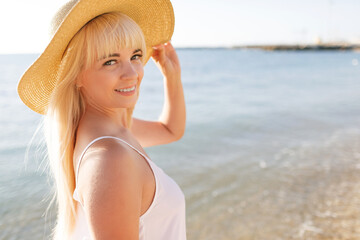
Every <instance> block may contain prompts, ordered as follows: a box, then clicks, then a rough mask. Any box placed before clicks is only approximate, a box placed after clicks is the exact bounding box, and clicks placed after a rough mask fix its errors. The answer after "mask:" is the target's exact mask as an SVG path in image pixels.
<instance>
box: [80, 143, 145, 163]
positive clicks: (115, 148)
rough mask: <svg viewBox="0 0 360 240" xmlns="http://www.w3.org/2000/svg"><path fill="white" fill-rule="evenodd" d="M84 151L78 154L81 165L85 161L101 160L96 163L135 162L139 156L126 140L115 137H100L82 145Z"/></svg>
mask: <svg viewBox="0 0 360 240" xmlns="http://www.w3.org/2000/svg"><path fill="white" fill-rule="evenodd" d="M88 142H89V141H88ZM82 149H83V151H82V152H81V154H77V155H78V159H77V160H78V161H81V165H84V164H85V162H92V161H94V162H99V163H95V164H101V165H104V166H107V165H118V164H134V163H135V162H136V161H134V160H135V159H137V158H138V156H137V154H135V152H134V150H133V149H131V148H130V147H128V146H127V145H126V144H125V143H124V142H122V141H119V139H117V138H114V137H99V138H96V139H94V140H92V141H91V142H89V144H87V146H82Z"/></svg>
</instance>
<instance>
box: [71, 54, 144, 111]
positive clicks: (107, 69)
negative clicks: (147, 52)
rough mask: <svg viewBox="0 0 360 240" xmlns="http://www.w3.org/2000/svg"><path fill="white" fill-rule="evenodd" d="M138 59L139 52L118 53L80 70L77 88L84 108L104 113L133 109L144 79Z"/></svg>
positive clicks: (140, 56) (141, 65)
mask: <svg viewBox="0 0 360 240" xmlns="http://www.w3.org/2000/svg"><path fill="white" fill-rule="evenodd" d="M142 55H143V53H142V51H141V50H140V49H119V50H118V51H116V52H113V53H111V54H110V56H103V57H101V58H100V59H98V61H96V62H95V63H94V64H93V66H91V67H90V68H88V69H86V70H84V71H83V72H82V73H81V74H80V78H79V81H78V83H77V85H78V86H79V87H81V91H82V92H83V94H84V97H85V99H86V102H87V104H90V105H92V106H95V107H97V108H105V109H115V108H131V107H134V106H135V104H136V101H137V99H138V95H139V87H140V83H141V80H142V78H143V75H144V69H143V63H142V61H141V60H142Z"/></svg>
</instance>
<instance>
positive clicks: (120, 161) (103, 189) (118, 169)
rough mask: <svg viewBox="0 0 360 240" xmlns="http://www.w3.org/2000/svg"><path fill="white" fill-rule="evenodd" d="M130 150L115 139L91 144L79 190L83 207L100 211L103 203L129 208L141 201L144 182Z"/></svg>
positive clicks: (81, 166)
mask: <svg viewBox="0 0 360 240" xmlns="http://www.w3.org/2000/svg"><path fill="white" fill-rule="evenodd" d="M131 150H132V149H130V148H129V147H127V146H125V145H124V143H122V142H120V141H117V140H116V139H113V138H104V139H101V140H99V141H96V142H94V143H93V144H91V146H90V147H89V148H88V149H87V150H86V152H85V154H84V156H83V159H82V161H81V165H80V170H79V172H78V174H79V175H78V182H77V188H78V193H79V198H80V200H81V201H82V202H83V203H84V205H88V206H92V207H91V208H92V209H98V208H101V207H103V203H107V204H106V205H109V206H115V205H116V204H118V203H119V202H122V203H126V204H128V203H132V202H138V201H139V199H141V194H142V189H143V181H142V176H141V171H140V169H139V166H138V162H139V161H137V157H138V156H137V155H136V154H134V151H131ZM124 192H126V193H129V194H123V193H124ZM125 195H126V196H125ZM137 207H138V206H137Z"/></svg>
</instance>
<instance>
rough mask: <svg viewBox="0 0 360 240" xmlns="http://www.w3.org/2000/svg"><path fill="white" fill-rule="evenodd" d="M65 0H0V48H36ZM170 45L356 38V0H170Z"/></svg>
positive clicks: (359, 33)
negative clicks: (172, 16) (172, 15)
mask: <svg viewBox="0 0 360 240" xmlns="http://www.w3.org/2000/svg"><path fill="white" fill-rule="evenodd" d="M65 2H66V0H17V1H5V0H4V1H3V0H2V1H1V2H0V32H1V37H0V54H6V53H40V52H42V51H43V49H44V48H45V46H46V44H47V43H48V39H49V36H48V32H49V23H50V20H51V18H52V16H53V14H54V13H55V12H56V10H57V9H58V8H59V7H60V6H61V5H62V4H64V3H65ZM171 2H172V4H173V7H174V11H175V31H174V35H173V38H172V43H173V45H174V46H175V47H231V46H241V45H259V44H311V43H315V42H317V41H319V40H320V41H322V42H349V43H360V26H359V25H360V14H359V13H360V1H359V0H301V1H299V0H297V1H295V0H172V1H171Z"/></svg>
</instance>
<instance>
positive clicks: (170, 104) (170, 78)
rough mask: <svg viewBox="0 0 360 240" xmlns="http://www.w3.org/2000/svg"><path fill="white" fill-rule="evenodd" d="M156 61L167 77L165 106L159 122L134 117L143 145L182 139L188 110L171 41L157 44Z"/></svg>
mask: <svg viewBox="0 0 360 240" xmlns="http://www.w3.org/2000/svg"><path fill="white" fill-rule="evenodd" d="M152 58H153V60H154V61H155V63H156V65H157V66H158V68H159V69H160V71H161V72H162V74H163V76H164V100H165V102H164V106H163V110H162V113H161V115H160V117H159V119H158V121H144V120H140V119H135V118H134V119H133V125H132V128H131V131H132V132H133V134H134V135H135V137H136V138H137V140H138V141H139V142H140V144H141V145H142V146H143V147H149V146H154V145H160V144H166V143H170V142H174V141H177V140H179V139H180V138H181V137H182V136H183V135H184V132H185V121H186V110H185V99H184V91H183V87H182V83H181V68H180V62H179V59H178V56H177V54H176V51H175V49H174V47H173V46H172V44H171V43H170V42H168V43H166V44H161V45H158V46H155V47H154V53H153V55H152Z"/></svg>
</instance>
